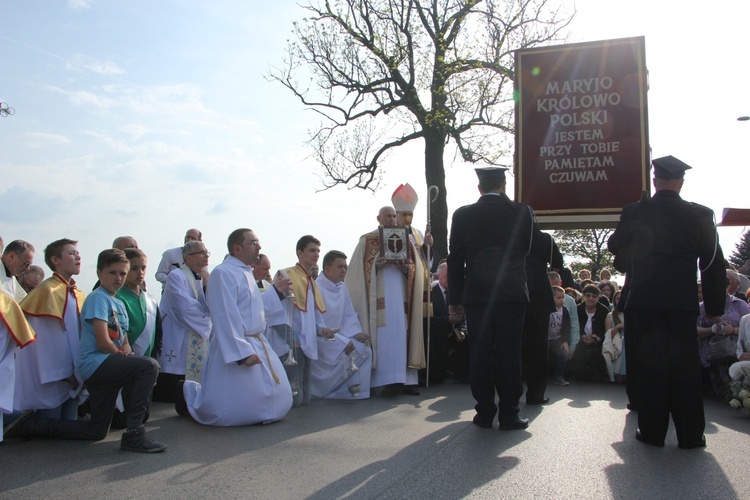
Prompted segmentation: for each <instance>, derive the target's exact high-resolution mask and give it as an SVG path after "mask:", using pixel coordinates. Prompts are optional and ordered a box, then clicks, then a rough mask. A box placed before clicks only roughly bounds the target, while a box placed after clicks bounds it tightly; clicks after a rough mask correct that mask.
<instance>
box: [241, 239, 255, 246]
mask: <svg viewBox="0 0 750 500" xmlns="http://www.w3.org/2000/svg"><path fill="white" fill-rule="evenodd" d="M239 245H240V246H247V245H250V246H253V247H257V246H258V245H260V240H250V241H248V242H247V243H239Z"/></svg>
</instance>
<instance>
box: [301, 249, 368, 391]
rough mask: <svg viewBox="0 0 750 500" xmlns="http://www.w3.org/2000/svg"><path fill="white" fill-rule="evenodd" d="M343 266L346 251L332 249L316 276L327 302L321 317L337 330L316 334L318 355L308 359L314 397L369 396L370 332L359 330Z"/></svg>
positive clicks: (345, 267)
mask: <svg viewBox="0 0 750 500" xmlns="http://www.w3.org/2000/svg"><path fill="white" fill-rule="evenodd" d="M346 269H347V264H346V255H345V254H344V253H343V252H339V251H338V250H331V251H330V252H328V253H327V254H326V255H325V257H323V273H322V274H320V275H319V276H318V279H317V280H316V283H317V284H318V289H319V290H320V293H321V295H323V302H324V303H325V305H326V312H325V313H323V319H324V320H325V323H326V325H327V326H328V327H329V328H332V329H333V331H336V330H338V332H337V333H336V334H335V335H334V336H333V337H331V338H323V337H318V359H315V360H311V361H310V392H311V393H312V395H313V397H316V398H326V399H352V398H355V399H366V398H369V397H370V371H371V370H372V351H371V350H370V346H369V341H370V336H369V335H366V334H364V333H362V325H361V324H360V322H359V317H358V316H357V312H356V311H355V310H354V306H353V305H352V299H351V297H350V296H349V289H348V288H347V287H346V284H344V277H346Z"/></svg>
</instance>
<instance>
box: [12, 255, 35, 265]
mask: <svg viewBox="0 0 750 500" xmlns="http://www.w3.org/2000/svg"><path fill="white" fill-rule="evenodd" d="M13 255H15V256H16V257H18V258H19V259H21V262H23V268H24V269H28V268H30V267H31V262H29V261H28V260H23V259H22V258H21V254H20V253H17V252H13Z"/></svg>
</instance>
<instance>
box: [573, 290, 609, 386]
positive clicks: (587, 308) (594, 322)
mask: <svg viewBox="0 0 750 500" xmlns="http://www.w3.org/2000/svg"><path fill="white" fill-rule="evenodd" d="M600 295H601V291H600V290H599V288H598V287H597V286H596V285H586V286H585V287H584V288H583V303H582V304H580V305H579V306H578V323H579V325H580V332H581V340H580V342H578V345H577V346H576V350H575V353H574V354H573V358H572V359H571V360H570V363H569V364H568V367H569V370H570V371H569V373H570V375H571V376H572V377H574V378H577V379H578V380H583V379H585V380H592V381H600V380H603V379H605V377H606V373H607V370H606V367H605V364H604V358H603V357H602V341H603V340H604V335H605V333H607V330H610V329H611V328H612V318H611V316H610V315H609V309H608V308H607V307H606V306H604V305H603V304H601V303H600V302H599V296H600Z"/></svg>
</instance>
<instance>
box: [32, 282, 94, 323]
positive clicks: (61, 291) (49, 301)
mask: <svg viewBox="0 0 750 500" xmlns="http://www.w3.org/2000/svg"><path fill="white" fill-rule="evenodd" d="M68 292H72V295H73V297H74V299H75V301H76V307H77V308H78V314H80V313H81V307H83V300H84V299H85V298H86V294H85V293H83V292H82V291H81V290H79V289H78V288H77V287H76V282H75V281H74V280H73V279H72V278H71V280H70V283H68V282H67V281H65V278H63V277H62V276H60V275H59V274H57V273H53V274H52V277H50V278H48V279H46V280H44V281H42V282H41V283H40V284H39V286H38V287H36V288H34V289H33V290H32V291H31V293H29V294H28V295H27V296H26V298H25V299H23V301H21V309H23V312H24V313H25V314H27V315H29V316H40V317H48V318H55V319H59V320H60V321H63V316H64V315H65V309H66V308H67V307H68V298H69V297H70V295H71V294H70V293H68Z"/></svg>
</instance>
